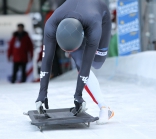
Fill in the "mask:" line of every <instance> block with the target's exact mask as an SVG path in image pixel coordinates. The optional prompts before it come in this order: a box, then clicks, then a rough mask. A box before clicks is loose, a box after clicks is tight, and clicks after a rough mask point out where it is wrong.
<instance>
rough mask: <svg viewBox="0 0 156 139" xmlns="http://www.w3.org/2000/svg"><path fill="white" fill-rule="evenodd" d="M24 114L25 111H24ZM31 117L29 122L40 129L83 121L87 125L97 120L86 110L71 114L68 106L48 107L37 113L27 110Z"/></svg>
mask: <svg viewBox="0 0 156 139" xmlns="http://www.w3.org/2000/svg"><path fill="white" fill-rule="evenodd" d="M24 114H25V113H24ZM25 115H28V116H29V117H30V119H31V124H32V125H36V126H38V127H39V129H40V131H42V128H43V127H44V126H48V125H62V124H78V123H84V124H85V125H87V126H88V127H89V126H90V122H94V121H96V120H98V119H99V118H98V117H93V116H91V115H89V114H88V113H86V112H83V113H80V114H78V115H77V116H73V113H72V112H70V108H65V109H49V110H46V113H45V114H38V112H37V110H32V111H28V113H27V114H25Z"/></svg>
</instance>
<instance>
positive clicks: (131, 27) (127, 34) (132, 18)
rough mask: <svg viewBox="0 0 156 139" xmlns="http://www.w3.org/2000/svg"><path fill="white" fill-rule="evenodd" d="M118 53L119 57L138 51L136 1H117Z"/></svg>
mask: <svg viewBox="0 0 156 139" xmlns="http://www.w3.org/2000/svg"><path fill="white" fill-rule="evenodd" d="M117 21H118V23H117V24H118V52H119V55H120V56H123V55H129V54H132V53H136V52H139V51H140V23H139V3H138V0H118V2H117Z"/></svg>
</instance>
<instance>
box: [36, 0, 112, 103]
mask: <svg viewBox="0 0 156 139" xmlns="http://www.w3.org/2000/svg"><path fill="white" fill-rule="evenodd" d="M65 18H75V19H78V20H79V21H80V22H81V24H82V26H83V29H84V35H85V39H84V41H83V44H82V45H81V47H80V48H79V49H78V50H76V51H75V52H72V53H71V56H72V57H73V59H74V60H75V63H76V66H77V69H78V71H79V74H78V78H77V87H76V91H75V95H74V97H75V98H76V99H78V100H80V101H81V100H83V99H82V91H83V88H84V86H85V84H86V82H87V79H88V77H89V72H90V68H91V65H92V66H93V67H94V68H100V67H101V66H102V64H103V63H104V61H105V58H106V55H107V50H108V45H109V40H110V31H111V19H110V13H109V10H108V8H107V6H106V5H105V3H104V2H102V1H101V0H66V1H65V2H64V3H63V5H61V6H60V7H59V8H58V9H56V11H55V12H54V13H53V15H52V16H51V17H50V18H49V19H48V21H47V22H46V25H45V29H44V48H43V59H42V67H41V74H40V78H41V82H40V92H39V96H38V99H37V101H42V102H44V99H45V97H47V89H48V83H49V76H50V71H51V66H52V62H53V58H54V54H55V47H56V29H57V26H58V25H59V23H60V22H61V21H62V20H63V19H65Z"/></svg>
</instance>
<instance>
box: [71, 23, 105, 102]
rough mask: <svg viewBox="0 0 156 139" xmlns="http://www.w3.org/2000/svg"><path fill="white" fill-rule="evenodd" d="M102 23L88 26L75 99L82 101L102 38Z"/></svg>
mask: <svg viewBox="0 0 156 139" xmlns="http://www.w3.org/2000/svg"><path fill="white" fill-rule="evenodd" d="M101 32H102V31H101V23H100V22H95V23H94V24H92V25H90V26H88V27H87V29H86V31H85V34H86V40H87V41H86V47H85V50H84V54H83V59H82V65H81V68H80V71H79V74H78V79H77V87H76V92H75V95H74V97H75V99H78V100H79V101H81V100H82V99H81V98H82V91H83V88H84V86H85V84H86V82H87V79H88V77H89V72H90V68H91V64H92V61H93V59H94V56H95V52H96V50H97V48H98V46H99V42H100V38H101Z"/></svg>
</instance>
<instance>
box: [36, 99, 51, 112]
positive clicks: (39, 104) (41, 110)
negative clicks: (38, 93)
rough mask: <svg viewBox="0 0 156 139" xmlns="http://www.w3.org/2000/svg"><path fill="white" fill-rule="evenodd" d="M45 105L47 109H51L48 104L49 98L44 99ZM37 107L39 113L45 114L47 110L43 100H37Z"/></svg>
mask: <svg viewBox="0 0 156 139" xmlns="http://www.w3.org/2000/svg"><path fill="white" fill-rule="evenodd" d="M44 107H45V108H46V109H49V106H48V98H45V100H44ZM36 109H37V111H38V113H39V114H45V113H46V112H45V110H44V108H43V106H42V102H41V101H37V102H36Z"/></svg>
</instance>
